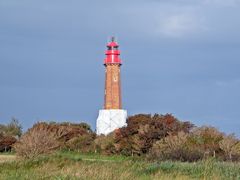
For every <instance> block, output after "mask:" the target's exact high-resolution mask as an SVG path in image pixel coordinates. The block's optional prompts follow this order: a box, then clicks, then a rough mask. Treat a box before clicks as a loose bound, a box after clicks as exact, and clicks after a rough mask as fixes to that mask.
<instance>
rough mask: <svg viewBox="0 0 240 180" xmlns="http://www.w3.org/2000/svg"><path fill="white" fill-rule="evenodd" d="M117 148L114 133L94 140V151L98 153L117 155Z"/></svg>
mask: <svg viewBox="0 0 240 180" xmlns="http://www.w3.org/2000/svg"><path fill="white" fill-rule="evenodd" d="M116 148H117V147H116V145H115V138H114V133H111V134H109V135H108V136H104V135H101V136H98V137H97V138H96V139H95V140H94V149H95V151H96V152H99V153H102V154H116Z"/></svg>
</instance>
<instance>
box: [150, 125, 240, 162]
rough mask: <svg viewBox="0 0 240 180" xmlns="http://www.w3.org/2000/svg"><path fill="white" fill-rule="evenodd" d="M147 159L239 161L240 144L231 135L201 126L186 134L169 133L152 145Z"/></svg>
mask: <svg viewBox="0 0 240 180" xmlns="http://www.w3.org/2000/svg"><path fill="white" fill-rule="evenodd" d="M148 157H149V158H150V159H158V160H180V161H197V160H200V159H204V158H208V157H215V158H218V159H223V160H239V159H240V142H239V140H238V139H237V138H235V137H234V136H233V135H229V136H226V135H225V134H223V133H222V132H220V131H218V130H217V129H216V128H213V127H207V126H203V127H198V128H195V129H193V130H192V131H190V132H188V133H185V132H178V134H172V133H170V134H169V135H168V136H167V137H165V138H163V139H161V140H159V141H157V142H156V143H154V145H153V147H152V148H151V151H150V152H149V154H148Z"/></svg>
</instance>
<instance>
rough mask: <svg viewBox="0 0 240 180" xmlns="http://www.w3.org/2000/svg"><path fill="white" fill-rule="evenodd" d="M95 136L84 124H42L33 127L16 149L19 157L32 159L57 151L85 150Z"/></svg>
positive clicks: (17, 144) (21, 139)
mask: <svg viewBox="0 0 240 180" xmlns="http://www.w3.org/2000/svg"><path fill="white" fill-rule="evenodd" d="M94 136H95V135H94V133H92V131H91V129H89V128H88V127H87V126H86V125H85V124H84V125H83V124H82V123H80V124H72V123H54V122H51V123H46V122H40V123H36V124H35V125H33V127H32V128H31V129H29V130H28V131H27V132H26V133H25V134H24V135H23V136H22V137H21V138H20V140H19V141H18V143H16V145H15V146H14V148H15V151H16V153H17V155H19V156H22V157H26V158H32V157H36V156H38V155H40V154H46V153H51V152H52V151H55V150H56V149H69V150H71V149H72V150H80V148H83V149H85V148H86V146H87V145H88V144H89V142H88V141H89V140H90V138H92V139H94ZM84 138H85V139H84ZM91 141H93V140H91ZM75 143H76V144H75Z"/></svg>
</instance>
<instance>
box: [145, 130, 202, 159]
mask: <svg viewBox="0 0 240 180" xmlns="http://www.w3.org/2000/svg"><path fill="white" fill-rule="evenodd" d="M188 140H189V134H187V133H185V132H178V133H177V134H176V135H173V134H170V135H169V136H167V137H165V138H164V139H161V140H159V141H157V142H156V143H154V145H153V147H152V149H151V151H150V153H149V154H148V158H149V159H153V160H180V161H190V162H192V161H196V160H199V159H201V157H202V155H201V153H200V152H199V151H198V150H197V149H191V148H189V147H188V146H187V143H188Z"/></svg>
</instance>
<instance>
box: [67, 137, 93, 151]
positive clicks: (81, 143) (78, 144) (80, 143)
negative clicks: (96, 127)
mask: <svg viewBox="0 0 240 180" xmlns="http://www.w3.org/2000/svg"><path fill="white" fill-rule="evenodd" d="M94 139H95V134H84V135H82V136H79V137H74V138H72V139H70V140H69V141H68V142H67V143H66V147H67V148H68V149H69V150H73V151H78V152H94Z"/></svg>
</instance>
